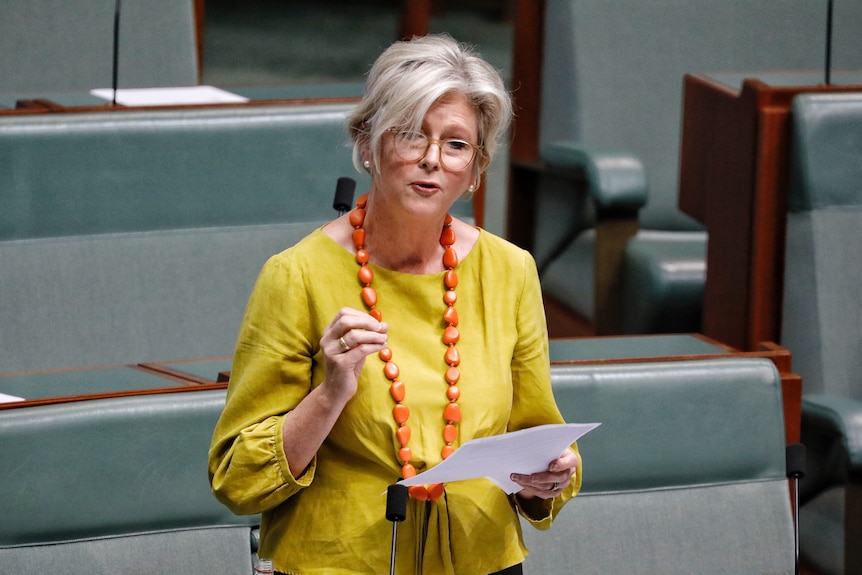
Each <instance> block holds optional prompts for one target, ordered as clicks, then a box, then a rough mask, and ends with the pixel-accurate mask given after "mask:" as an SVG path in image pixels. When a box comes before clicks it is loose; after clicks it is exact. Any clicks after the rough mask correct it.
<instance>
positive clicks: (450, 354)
mask: <svg viewBox="0 0 862 575" xmlns="http://www.w3.org/2000/svg"><path fill="white" fill-rule="evenodd" d="M446 363H448V364H449V365H451V366H456V365H458V364H460V363H461V355H460V354H459V353H458V350H457V349H456V348H455V346H454V345H450V346H449V348H448V349H446Z"/></svg>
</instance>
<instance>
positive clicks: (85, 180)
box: [0, 104, 469, 373]
mask: <svg viewBox="0 0 862 575" xmlns="http://www.w3.org/2000/svg"><path fill="white" fill-rule="evenodd" d="M351 109H352V104H304V105H278V106H276V105H272V106H246V107H242V106H240V107H233V106H231V107H222V108H209V109H202V108H198V109H175V110H158V111H110V112H109V111H105V112H94V113H82V114H71V113H70V114H38V115H32V116H26V117H25V116H8V117H0V190H2V194H3V200H4V209H3V210H0V270H3V273H2V274H0V325H3V326H4V329H3V330H0V373H10V372H20V371H31V370H47V369H66V368H72V367H81V366H101V365H128V364H138V363H144V362H152V361H170V360H179V359H189V358H202V357H227V356H231V355H233V347H234V345H235V341H236V333H237V330H238V328H239V325H240V322H241V319H242V313H243V310H244V308H245V304H246V301H247V299H248V295H249V294H250V292H251V288H252V286H253V284H254V281H255V278H256V277H257V274H258V273H259V271H260V268H261V267H262V265H263V263H264V262H265V261H266V259H267V258H268V257H269V256H271V255H273V254H275V253H278V252H280V251H282V250H284V249H285V248H287V247H289V246H291V245H293V244H294V243H296V242H297V241H298V240H299V239H301V238H302V237H303V236H305V235H306V234H308V233H309V232H311V231H312V230H313V229H315V228H316V227H319V226H321V225H323V224H324V223H325V222H327V221H329V220H331V219H333V218H334V217H335V216H336V215H337V214H336V212H335V210H334V209H333V208H332V200H333V195H334V191H335V185H336V180H337V178H338V177H341V176H351V177H355V178H356V179H357V180H358V184H357V193H359V191H362V190H363V189H365V188H367V185H368V179H367V176H365V175H360V174H357V173H356V170H355V168H354V167H353V165H352V161H351V154H350V148H349V146H348V144H347V142H348V138H347V131H346V127H345V119H346V115H347V114H348V112H349V111H350V110H351ZM464 207H466V208H469V205H468V204H465V206H464Z"/></svg>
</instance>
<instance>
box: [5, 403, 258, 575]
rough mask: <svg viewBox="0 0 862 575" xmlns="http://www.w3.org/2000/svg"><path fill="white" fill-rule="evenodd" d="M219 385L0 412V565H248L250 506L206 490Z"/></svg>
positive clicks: (80, 570) (199, 569)
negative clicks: (229, 503) (242, 507)
mask: <svg viewBox="0 0 862 575" xmlns="http://www.w3.org/2000/svg"><path fill="white" fill-rule="evenodd" d="M224 398H225V391H224V390H214V391H188V392H182V393H169V394H161V395H140V396H134V397H120V398H112V399H100V400H93V401H83V402H78V403H66V404H57V405H48V406H41V407H26V408H19V409H8V410H3V411H0V453H1V454H2V457H3V462H4V463H3V465H2V466H0V485H3V490H4V495H3V497H2V498H0V516H2V517H3V521H2V522H0V566H2V571H3V573H28V572H33V573H68V574H72V575H83V574H103V575H110V574H114V573H125V574H128V575H135V574H138V575H151V574H153V573H177V574H183V573H184V574H187V575H199V574H201V573H207V574H223V575H241V574H250V573H251V570H252V557H253V553H254V551H255V548H254V547H253V543H252V541H253V537H252V532H253V529H254V528H255V526H256V525H258V524H259V522H260V517H259V516H236V515H234V514H233V513H231V512H230V511H229V510H228V509H227V508H225V507H224V506H223V505H221V504H220V503H219V502H218V501H217V500H216V499H215V497H213V495H212V491H211V489H210V486H209V483H208V481H207V452H208V450H209V445H210V439H211V438H212V430H213V429H214V427H215V424H216V421H217V420H218V417H219V415H220V414H221V411H222V409H223V408H224Z"/></svg>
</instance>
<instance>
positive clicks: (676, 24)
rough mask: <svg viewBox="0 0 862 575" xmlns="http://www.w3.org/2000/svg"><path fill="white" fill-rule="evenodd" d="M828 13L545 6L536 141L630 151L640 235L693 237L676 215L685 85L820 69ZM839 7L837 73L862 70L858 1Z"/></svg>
mask: <svg viewBox="0 0 862 575" xmlns="http://www.w3.org/2000/svg"><path fill="white" fill-rule="evenodd" d="M826 4H827V3H826V2H811V1H810V0H754V1H752V0H695V1H691V2H680V1H679V0H650V1H649V2H644V1H643V0H615V1H613V2H608V1H606V0H547V2H546V18H545V46H544V64H543V86H542V122H541V140H542V142H543V143H544V142H549V141H553V140H577V141H580V142H583V143H585V144H588V145H590V146H595V147H598V148H607V149H611V150H626V151H629V152H631V153H634V154H635V155H636V156H638V157H639V158H640V159H641V161H642V162H643V165H644V167H645V170H646V174H647V180H648V182H649V203H648V204H647V206H646V208H645V209H644V210H642V211H641V225H642V227H645V228H655V229H693V228H694V227H696V226H694V224H693V222H692V221H691V220H690V219H688V218H687V217H685V216H683V215H682V214H681V212H679V211H678V210H677V208H676V201H677V178H678V165H679V144H680V142H679V136H680V123H681V120H682V80H683V75H684V74H686V73H706V72H729V71H739V72H746V71H749V72H750V71H753V72H758V71H775V70H783V71H786V70H821V69H822V68H823V65H824V61H825V56H824V54H825V48H824V45H825V29H826ZM835 4H836V6H835V14H834V20H835V22H836V30H835V34H834V47H833V53H834V65H835V67H836V68H845V69H846V68H855V69H859V68H862V33H860V29H862V3H860V2H853V1H848V2H836V3H835Z"/></svg>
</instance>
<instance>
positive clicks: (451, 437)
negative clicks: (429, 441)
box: [443, 423, 458, 443]
mask: <svg viewBox="0 0 862 575" xmlns="http://www.w3.org/2000/svg"><path fill="white" fill-rule="evenodd" d="M457 437H458V428H457V427H455V426H454V425H452V424H451V423H447V424H446V427H444V428H443V440H444V441H445V442H446V443H452V442H454V441H455V439H456V438H457Z"/></svg>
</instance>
